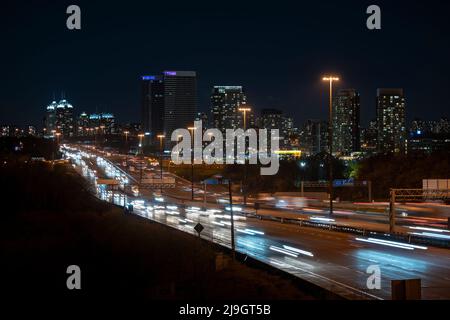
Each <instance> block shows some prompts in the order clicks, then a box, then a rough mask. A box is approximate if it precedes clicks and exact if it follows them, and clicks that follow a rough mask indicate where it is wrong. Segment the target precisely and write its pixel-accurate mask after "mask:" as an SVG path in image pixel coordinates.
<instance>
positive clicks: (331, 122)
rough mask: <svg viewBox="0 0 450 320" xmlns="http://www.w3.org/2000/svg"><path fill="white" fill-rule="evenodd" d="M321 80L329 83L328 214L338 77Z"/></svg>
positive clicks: (331, 192) (327, 77)
mask: <svg viewBox="0 0 450 320" xmlns="http://www.w3.org/2000/svg"><path fill="white" fill-rule="evenodd" d="M322 80H323V81H328V82H329V83H330V94H329V95H330V100H329V115H328V118H329V119H328V151H329V154H328V180H329V185H328V192H329V194H330V213H329V214H330V215H332V214H333V161H332V159H333V82H334V81H339V78H338V77H335V76H331V75H330V76H326V77H323V78H322Z"/></svg>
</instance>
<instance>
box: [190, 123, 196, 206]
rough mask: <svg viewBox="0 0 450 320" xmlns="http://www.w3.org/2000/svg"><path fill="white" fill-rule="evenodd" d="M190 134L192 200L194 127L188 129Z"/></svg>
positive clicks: (192, 196) (192, 194) (192, 189)
mask: <svg viewBox="0 0 450 320" xmlns="http://www.w3.org/2000/svg"><path fill="white" fill-rule="evenodd" d="M188 130H189V131H190V132H191V198H192V200H194V130H197V128H196V127H188Z"/></svg>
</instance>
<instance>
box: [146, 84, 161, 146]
mask: <svg viewBox="0 0 450 320" xmlns="http://www.w3.org/2000/svg"><path fill="white" fill-rule="evenodd" d="M141 81H142V106H141V117H142V124H141V127H142V130H143V131H144V132H148V133H149V139H148V140H146V141H145V142H146V143H150V142H153V143H155V142H157V138H156V136H157V135H158V134H162V133H163V132H164V79H163V76H142V80H141Z"/></svg>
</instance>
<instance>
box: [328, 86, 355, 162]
mask: <svg viewBox="0 0 450 320" xmlns="http://www.w3.org/2000/svg"><path fill="white" fill-rule="evenodd" d="M359 118H360V99H359V93H358V92H357V91H356V90H355V89H342V90H339V91H338V93H337V95H336V96H335V98H334V101H333V152H334V153H335V154H337V155H350V154H351V153H352V152H356V151H360V121H359Z"/></svg>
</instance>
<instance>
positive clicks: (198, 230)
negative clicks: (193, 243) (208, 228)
mask: <svg viewBox="0 0 450 320" xmlns="http://www.w3.org/2000/svg"><path fill="white" fill-rule="evenodd" d="M203 229H205V228H204V227H203V226H202V225H201V223H197V224H196V225H195V227H194V230H195V231H197V232H198V235H200V232H202V231H203Z"/></svg>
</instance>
